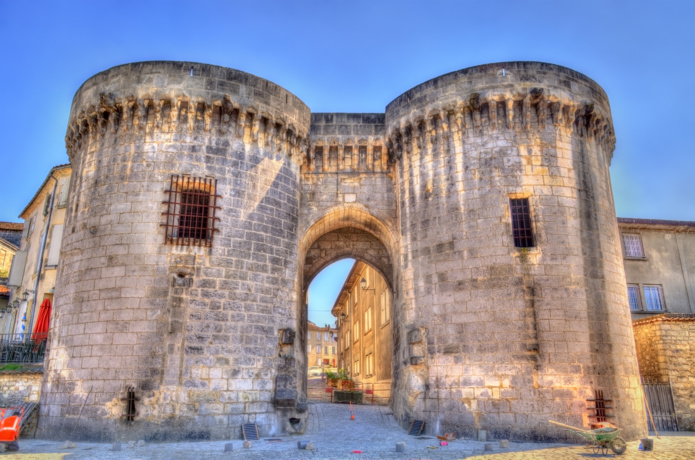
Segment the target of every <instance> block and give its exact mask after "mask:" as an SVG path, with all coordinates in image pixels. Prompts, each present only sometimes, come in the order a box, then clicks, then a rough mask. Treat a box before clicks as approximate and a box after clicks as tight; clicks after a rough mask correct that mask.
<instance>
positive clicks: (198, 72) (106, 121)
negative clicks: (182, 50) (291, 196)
mask: <svg viewBox="0 0 695 460" xmlns="http://www.w3.org/2000/svg"><path fill="white" fill-rule="evenodd" d="M105 81H108V83H109V84H108V85H104V84H103V83H104V82H105ZM170 82H171V83H173V84H170ZM104 90H107V91H104ZM308 132H309V109H308V107H306V105H304V103H303V102H301V101H300V100H299V99H298V98H297V97H296V96H294V95H292V94H291V93H289V92H288V91H286V90H284V89H283V88H281V87H280V86H278V85H275V84H274V83H271V82H269V81H267V80H264V79H261V78H259V77H256V76H253V75H250V74H247V73H245V72H241V71H238V70H234V69H226V68H224V67H217V66H210V65H207V64H197V63H185V62H169V61H163V62H145V63H136V64H126V65H123V66H119V67H114V68H112V69H109V70H107V71H105V72H102V73H100V74H98V75H96V76H94V77H92V78H91V79H89V80H87V82H85V83H84V85H83V86H82V87H81V88H80V90H79V91H78V92H77V94H76V96H75V100H74V102H73V108H72V113H71V119H70V122H69V124H68V129H67V134H66V137H65V145H66V148H67V150H68V155H69V156H70V157H71V158H72V156H73V155H74V152H75V151H76V150H80V149H82V148H84V147H85V146H89V145H93V146H94V148H98V146H100V145H101V144H102V143H103V142H105V141H108V139H110V138H115V137H116V136H127V137H129V138H136V137H138V136H144V137H148V136H149V137H150V138H154V137H153V136H160V135H164V136H165V137H160V138H157V140H162V141H166V140H167V139H166V136H167V135H174V134H187V135H196V134H208V135H211V136H215V137H217V138H218V139H232V140H234V139H236V140H242V141H243V142H244V143H245V144H248V145H250V146H252V145H257V146H258V147H259V148H261V149H263V150H268V151H271V152H275V153H283V154H286V155H288V156H290V157H294V158H295V161H297V162H299V161H300V160H299V158H300V152H302V151H305V150H306V146H307V141H306V137H307V135H308Z"/></svg>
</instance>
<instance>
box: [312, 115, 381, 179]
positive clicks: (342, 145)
mask: <svg viewBox="0 0 695 460" xmlns="http://www.w3.org/2000/svg"><path fill="white" fill-rule="evenodd" d="M391 167H392V166H390V164H389V161H388V155H387V149H386V142H385V139H384V114H383V113H314V114H312V115H311V131H310V143H309V144H308V146H307V150H306V156H305V158H304V162H303V164H302V172H303V173H305V174H322V173H338V172H339V173H349V172H358V173H369V172H375V173H379V172H388V171H389V170H390V168H391Z"/></svg>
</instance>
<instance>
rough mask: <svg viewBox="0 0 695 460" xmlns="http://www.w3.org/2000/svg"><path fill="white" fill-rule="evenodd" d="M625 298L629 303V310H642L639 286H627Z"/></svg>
mask: <svg viewBox="0 0 695 460" xmlns="http://www.w3.org/2000/svg"><path fill="white" fill-rule="evenodd" d="M627 298H628V300H629V302H630V310H633V311H637V310H641V309H642V306H641V305H640V298H639V286H637V285H636V284H628V285H627Z"/></svg>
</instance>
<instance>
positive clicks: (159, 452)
mask: <svg viewBox="0 0 695 460" xmlns="http://www.w3.org/2000/svg"><path fill="white" fill-rule="evenodd" d="M310 414H311V415H310V423H309V426H308V429H307V432H306V434H304V435H302V436H291V437H290V436H284V437H277V438H266V439H262V440H260V441H254V442H253V443H252V446H251V448H249V449H245V448H243V447H242V444H243V441H242V440H238V439H237V440H232V441H216V442H180V443H161V444H149V443H146V444H145V445H143V446H131V445H129V444H128V443H124V444H123V445H122V450H121V451H118V452H114V451H112V450H111V445H110V444H94V443H76V445H75V447H73V448H62V445H63V442H54V441H45V440H34V439H32V440H22V441H21V444H20V445H21V450H20V452H17V453H10V452H6V453H4V454H0V455H2V457H3V458H4V459H23V460H28V459H37V460H51V459H62V458H65V459H66V460H67V459H69V460H73V459H100V460H101V459H104V460H111V459H113V460H115V459H128V460H137V459H141V460H145V459H156V460H159V459H161V460H179V459H181V460H183V459H232V458H234V459H250V460H255V459H404V460H405V459H442V460H453V459H460V458H476V459H482V458H485V459H490V460H493V459H494V460H532V459H534V460H535V459H541V460H543V459H547V460H562V459H586V458H605V457H603V456H600V455H594V454H592V452H591V449H588V448H586V447H583V446H577V445H567V444H536V443H516V442H511V443H509V448H506V449H500V447H499V442H497V441H491V442H489V444H492V446H493V451H492V452H485V454H484V455H483V449H484V447H485V443H483V442H478V441H469V440H461V439H459V440H456V441H453V442H451V443H450V444H449V445H448V446H440V445H439V441H438V440H437V439H436V438H434V437H431V436H423V437H421V438H414V437H412V436H408V435H407V434H406V433H405V431H404V430H403V429H402V428H401V427H399V426H398V425H397V424H396V421H395V420H394V418H393V415H392V413H391V410H390V409H389V408H388V407H385V406H368V405H361V406H356V409H355V420H354V421H353V420H351V419H350V408H349V406H348V405H342V404H330V403H311V404H310ZM677 434H679V435H682V434H685V433H677ZM687 434H689V435H690V436H662V437H661V439H654V451H653V452H641V451H639V450H638V445H639V442H629V443H628V448H627V452H626V453H625V454H623V455H621V456H620V457H618V458H620V459H624V460H631V459H637V458H639V459H683V460H685V459H693V458H695V433H687ZM298 441H301V442H304V441H311V442H312V443H314V445H315V447H316V450H314V451H308V450H299V449H298V448H297V442H298ZM230 442H231V444H233V451H232V452H224V448H225V444H227V443H230ZM397 442H405V443H406V451H405V453H398V452H396V443H397ZM355 451H361V453H356V452H355ZM609 457H610V456H609Z"/></svg>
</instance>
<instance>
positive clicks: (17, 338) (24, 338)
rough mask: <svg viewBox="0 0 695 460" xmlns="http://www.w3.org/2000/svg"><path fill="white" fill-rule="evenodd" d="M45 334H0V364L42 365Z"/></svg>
mask: <svg viewBox="0 0 695 460" xmlns="http://www.w3.org/2000/svg"><path fill="white" fill-rule="evenodd" d="M46 335H47V334H32V335H31V336H30V335H29V334H0V364H6V363H16V364H32V363H43V357H44V354H45V352H46Z"/></svg>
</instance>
